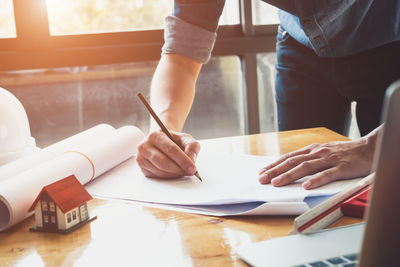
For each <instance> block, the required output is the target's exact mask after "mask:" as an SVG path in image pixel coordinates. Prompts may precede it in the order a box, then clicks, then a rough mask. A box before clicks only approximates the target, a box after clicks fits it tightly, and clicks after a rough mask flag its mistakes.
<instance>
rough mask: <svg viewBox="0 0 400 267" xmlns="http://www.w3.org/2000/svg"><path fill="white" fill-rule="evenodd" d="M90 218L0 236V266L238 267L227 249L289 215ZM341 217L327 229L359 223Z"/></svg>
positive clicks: (237, 146) (290, 138) (303, 133)
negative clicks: (67, 226)
mask: <svg viewBox="0 0 400 267" xmlns="http://www.w3.org/2000/svg"><path fill="white" fill-rule="evenodd" d="M339 140H340V141H343V140H348V139H347V138H346V137H344V136H341V135H339V134H336V133H334V132H332V131H330V130H328V129H326V128H313V129H305V130H295V131H287V132H279V133H264V134H258V135H251V136H237V137H227V138H218V139H209V140H202V141H201V146H202V150H209V151H228V152H239V153H246V154H253V155H270V156H278V155H281V154H284V153H287V152H289V151H293V150H296V149H298V148H301V147H304V146H306V145H309V144H311V143H323V142H329V141H339ZM89 210H90V214H91V215H97V216H98V219H97V220H95V221H93V222H92V223H90V224H88V225H85V226H84V227H82V228H80V229H78V230H76V231H75V232H72V233H70V234H68V235H62V234H51V233H36V232H29V227H31V226H32V225H33V224H34V219H33V217H30V218H28V219H26V220H25V221H23V222H21V223H20V224H18V225H16V226H14V227H13V228H11V229H9V230H7V231H5V232H1V233H0V266H111V267H115V266H174V267H175V266H246V264H245V263H244V262H242V261H241V260H240V259H239V258H238V257H237V256H236V255H235V254H234V253H233V251H232V248H233V247H236V246H238V245H243V244H249V243H252V242H255V241H261V240H265V239H270V238H274V237H279V236H284V235H286V234H287V233H288V232H289V231H290V229H291V228H292V224H293V219H294V216H252V217H225V218H219V217H211V216H203V215H194V214H186V213H180V212H173V211H167V210H161V209H156V208H148V207H143V206H141V205H140V204H134V203H125V202H121V201H111V200H99V199H94V200H92V201H90V202H89ZM359 221H360V220H358V219H353V218H343V219H341V220H340V221H339V222H337V223H335V226H338V225H345V224H350V223H355V222H359Z"/></svg>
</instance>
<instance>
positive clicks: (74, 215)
mask: <svg viewBox="0 0 400 267" xmlns="http://www.w3.org/2000/svg"><path fill="white" fill-rule="evenodd" d="M72 220H74V221H75V220H76V210H74V211H73V212H72Z"/></svg>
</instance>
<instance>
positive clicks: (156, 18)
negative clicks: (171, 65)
mask: <svg viewBox="0 0 400 267" xmlns="http://www.w3.org/2000/svg"><path fill="white" fill-rule="evenodd" d="M46 4H47V10H48V16H49V27H50V33H51V35H68V34H81V33H105V32H124V31H132V30H151V29H162V28H163V27H164V18H165V16H167V15H170V14H172V9H173V4H174V1H173V0H86V1H81V0H46ZM238 23H239V8H238V1H226V4H225V9H224V12H223V14H222V16H221V24H224V25H228V24H229V25H232V24H238Z"/></svg>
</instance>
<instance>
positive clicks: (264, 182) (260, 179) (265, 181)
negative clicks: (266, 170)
mask: <svg viewBox="0 0 400 267" xmlns="http://www.w3.org/2000/svg"><path fill="white" fill-rule="evenodd" d="M258 181H259V182H260V183H262V184H266V183H267V181H268V174H264V175H263V176H261V177H260V178H259V179H258Z"/></svg>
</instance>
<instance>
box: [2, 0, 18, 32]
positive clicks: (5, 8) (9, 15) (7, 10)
mask: <svg viewBox="0 0 400 267" xmlns="http://www.w3.org/2000/svg"><path fill="white" fill-rule="evenodd" d="M15 37H17V33H16V30H15V22H14V10H13V1H12V0H0V38H15Z"/></svg>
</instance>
